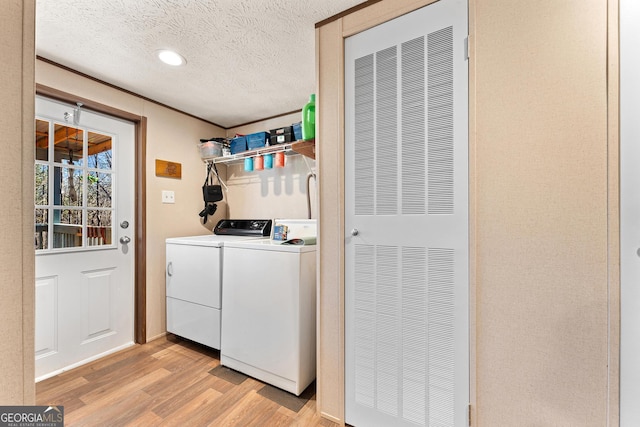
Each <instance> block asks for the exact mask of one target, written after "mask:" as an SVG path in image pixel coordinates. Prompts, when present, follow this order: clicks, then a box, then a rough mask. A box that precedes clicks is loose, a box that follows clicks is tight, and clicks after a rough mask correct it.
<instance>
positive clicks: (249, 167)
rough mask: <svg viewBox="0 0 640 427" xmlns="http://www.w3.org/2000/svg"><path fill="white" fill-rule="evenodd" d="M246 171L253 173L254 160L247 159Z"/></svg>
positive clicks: (245, 162)
mask: <svg viewBox="0 0 640 427" xmlns="http://www.w3.org/2000/svg"><path fill="white" fill-rule="evenodd" d="M244 170H245V171H247V172H251V171H252V170H253V158H252V157H247V158H245V159H244Z"/></svg>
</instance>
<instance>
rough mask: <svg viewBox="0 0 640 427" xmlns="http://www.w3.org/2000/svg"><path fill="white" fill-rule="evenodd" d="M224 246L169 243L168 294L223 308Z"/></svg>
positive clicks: (167, 253)
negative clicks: (222, 253)
mask: <svg viewBox="0 0 640 427" xmlns="http://www.w3.org/2000/svg"><path fill="white" fill-rule="evenodd" d="M221 251H222V248H218V247H214V246H196V245H193V246H192V245H182V244H167V252H166V255H167V271H166V273H167V274H166V286H167V297H172V298H178V299H181V300H184V301H191V302H194V303H198V304H201V305H205V306H208V307H214V308H218V309H219V308H220V302H221V301H220V299H221V295H220V281H221V280H222V273H221V271H220V265H221V259H222V255H221Z"/></svg>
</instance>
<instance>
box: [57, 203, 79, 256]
mask: <svg viewBox="0 0 640 427" xmlns="http://www.w3.org/2000/svg"><path fill="white" fill-rule="evenodd" d="M80 246H82V210H80V209H54V210H53V247H54V248H76V247H80Z"/></svg>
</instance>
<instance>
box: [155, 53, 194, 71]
mask: <svg viewBox="0 0 640 427" xmlns="http://www.w3.org/2000/svg"><path fill="white" fill-rule="evenodd" d="M156 54H157V55H158V58H160V61H162V62H164V63H165V64H168V65H173V66H175V67H177V66H180V65H184V64H186V63H187V60H186V59H184V56H182V55H180V54H179V53H177V52H174V51H172V50H167V49H161V50H158V51H156Z"/></svg>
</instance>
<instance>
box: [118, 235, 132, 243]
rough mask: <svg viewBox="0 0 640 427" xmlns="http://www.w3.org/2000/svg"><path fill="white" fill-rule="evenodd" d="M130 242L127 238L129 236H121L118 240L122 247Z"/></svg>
mask: <svg viewBox="0 0 640 427" xmlns="http://www.w3.org/2000/svg"><path fill="white" fill-rule="evenodd" d="M130 241H131V239H130V238H129V236H122V237H121V238H120V243H122V244H123V245H126V244H127V243H129V242H130Z"/></svg>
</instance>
